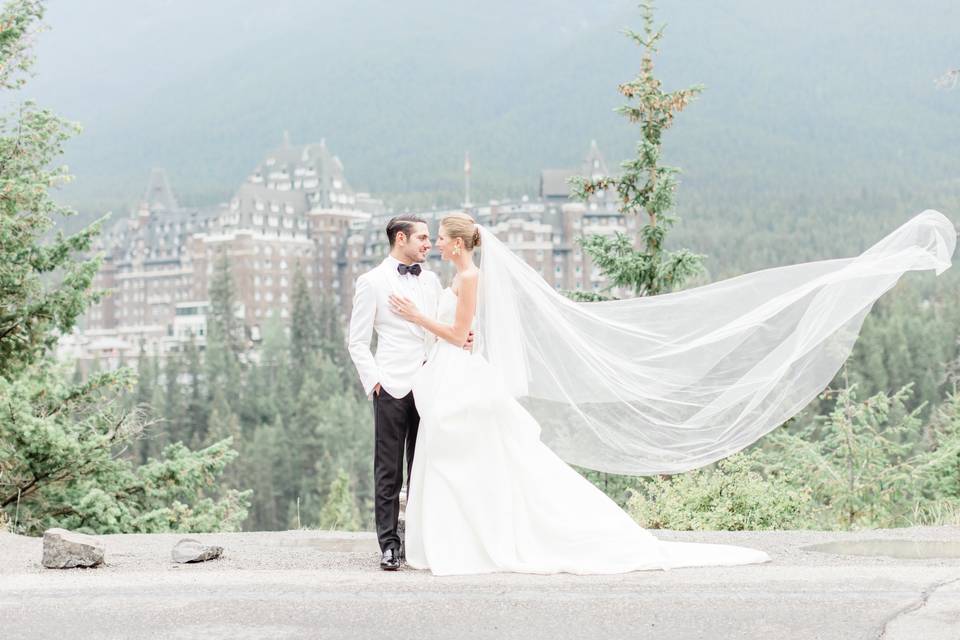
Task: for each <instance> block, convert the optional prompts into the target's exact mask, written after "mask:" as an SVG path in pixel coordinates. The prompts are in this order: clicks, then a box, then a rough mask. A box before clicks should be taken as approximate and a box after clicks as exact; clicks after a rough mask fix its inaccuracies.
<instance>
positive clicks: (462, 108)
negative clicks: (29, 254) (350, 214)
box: [18, 0, 960, 210]
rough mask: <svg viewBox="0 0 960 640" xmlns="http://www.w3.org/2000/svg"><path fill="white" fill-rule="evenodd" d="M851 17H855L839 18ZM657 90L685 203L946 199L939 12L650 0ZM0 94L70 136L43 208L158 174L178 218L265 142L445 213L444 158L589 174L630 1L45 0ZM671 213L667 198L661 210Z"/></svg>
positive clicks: (113, 201) (955, 110) (615, 156)
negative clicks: (699, 87) (28, 77)
mask: <svg viewBox="0 0 960 640" xmlns="http://www.w3.org/2000/svg"><path fill="white" fill-rule="evenodd" d="M854 5H857V6H854ZM657 15H658V20H659V21H662V22H665V23H667V30H666V35H665V39H664V41H663V45H662V51H661V55H660V58H659V59H658V74H659V76H660V77H662V78H663V80H664V84H665V86H666V87H667V88H668V89H669V88H680V87H683V86H687V85H689V84H693V83H703V84H704V85H705V86H706V89H705V91H704V93H703V95H702V96H701V97H700V98H699V99H698V100H697V101H696V102H694V103H693V104H692V105H691V106H690V107H689V108H688V110H687V111H685V112H684V113H683V114H681V116H680V117H679V118H678V120H677V125H676V127H675V129H674V130H672V131H671V132H670V133H669V135H668V137H667V139H666V152H667V157H668V160H670V161H671V162H675V163H676V164H678V165H680V166H682V167H683V169H684V184H683V186H682V188H681V191H682V193H687V192H688V193H689V194H690V197H691V199H692V201H695V200H696V199H697V198H706V199H709V200H710V201H711V202H723V203H729V205H730V206H735V205H736V204H737V203H742V202H743V201H744V200H750V201H752V202H759V201H762V199H763V198H766V197H786V198H790V197H793V196H795V195H796V194H811V193H813V194H824V193H833V192H836V193H842V194H861V193H868V194H869V193H902V192H905V191H909V192H910V193H918V194H926V193H943V192H949V193H950V194H957V193H960V158H958V155H957V148H958V143H960V126H958V119H960V90H958V91H946V90H943V89H938V88H936V87H935V86H934V79H935V78H936V77H938V76H940V75H942V74H943V73H944V72H946V71H947V70H948V69H950V68H955V67H958V66H960V51H958V49H957V47H956V37H955V33H954V30H953V25H956V24H957V23H958V22H960V3H956V2H954V1H953V0H916V1H915V2H912V3H902V2H894V1H892V0H876V1H874V2H871V3H869V4H867V3H837V2H832V1H828V0H809V1H808V2H804V3H792V4H791V3H771V2H762V1H760V0H720V1H718V2H709V1H706V0H700V1H693V2H691V1H689V0H685V1H683V2H681V1H679V0H673V1H671V2H661V3H660V5H659V7H658V14H657ZM47 22H48V24H49V26H50V29H49V31H47V32H45V33H43V34H41V35H40V36H39V38H38V47H37V53H38V56H39V64H38V67H37V77H36V79H35V80H34V81H32V82H31V83H29V84H28V85H27V87H26V88H25V89H24V90H22V91H21V92H20V94H21V95H20V96H18V97H19V98H33V99H36V100H38V101H39V102H40V103H41V104H43V105H45V106H50V107H52V108H54V109H55V110H56V111H57V112H58V113H60V114H62V115H64V116H66V117H69V118H71V119H74V120H78V121H80V122H81V123H82V124H83V125H84V128H85V131H84V133H83V134H82V135H81V136H79V137H78V138H77V139H75V140H74V141H72V142H71V143H70V145H69V148H68V157H67V162H68V164H69V165H70V167H71V170H72V171H73V173H75V175H76V176H77V180H76V182H75V183H74V184H73V185H72V186H71V187H69V189H68V190H66V191H65V192H64V193H63V194H62V197H63V198H64V199H67V200H68V201H70V202H71V203H73V204H75V205H76V206H78V207H80V208H81V209H89V210H100V209H102V208H104V207H114V208H119V207H121V206H123V204H124V203H128V202H129V201H130V200H132V199H134V198H136V197H137V196H138V195H139V193H140V191H141V190H142V188H143V185H144V183H145V180H146V177H147V175H148V174H149V171H150V169H151V168H152V167H154V166H162V167H165V168H166V169H167V170H168V172H169V174H170V176H171V180H172V183H173V186H174V188H175V189H176V190H177V192H178V195H179V197H180V198H181V200H182V201H184V202H186V203H193V204H204V203H210V202H216V201H219V200H223V199H224V198H226V197H227V196H228V195H229V194H230V193H232V192H233V191H234V189H235V188H236V186H237V185H238V184H239V183H240V181H241V180H242V179H243V178H244V176H245V175H246V174H247V172H248V171H249V170H250V169H251V168H252V167H253V166H255V165H256V164H257V163H258V161H259V160H260V159H261V157H262V156H263V155H264V154H265V153H266V152H267V151H268V150H269V149H270V148H272V147H275V146H276V145H277V144H278V143H279V141H280V140H281V137H282V135H283V132H284V131H288V132H289V134H290V137H291V139H292V140H293V142H294V143H304V142H316V141H319V140H320V139H325V140H326V142H327V145H328V146H329V147H330V148H331V149H332V150H333V151H334V152H335V153H337V154H338V155H339V156H340V158H341V159H342V160H343V163H344V165H345V167H346V172H347V175H348V177H349V179H350V181H351V183H352V184H354V185H355V186H357V187H358V188H361V189H365V190H369V191H371V192H373V193H374V194H375V195H379V196H381V197H384V198H385V199H387V201H388V202H392V203H394V204H396V205H400V206H403V205H408V204H415V205H425V204H429V203H431V202H438V203H441V204H443V203H445V204H451V203H455V202H458V201H459V198H460V197H461V189H462V186H461V185H462V173H461V171H462V162H463V153H464V151H466V150H469V152H470V157H471V161H472V165H473V176H472V185H473V186H472V188H473V190H474V194H475V195H479V196H480V197H481V198H491V197H500V196H503V195H521V194H524V193H529V194H534V193H535V192H536V189H537V179H538V176H539V171H540V169H542V168H545V167H565V166H576V165H577V164H578V162H579V160H580V158H581V157H582V155H583V154H584V153H585V152H586V150H587V148H588V145H589V142H590V140H591V139H596V140H597V142H598V143H599V145H600V148H601V149H602V150H603V151H604V152H605V154H606V156H607V158H608V160H611V161H616V160H619V159H621V158H624V157H627V156H629V155H630V154H631V153H632V148H633V145H634V144H635V140H636V134H635V132H634V131H633V130H632V129H631V128H630V127H629V126H628V125H627V124H626V123H625V122H624V121H623V119H622V118H621V117H620V116H617V115H616V114H614V113H613V111H612V110H613V108H614V107H616V106H617V105H618V104H620V102H621V99H620V96H619V95H618V94H617V92H616V85H617V83H618V82H621V81H624V80H627V79H629V78H630V77H632V75H633V74H634V73H635V70H636V69H637V68H638V66H639V60H640V51H639V49H638V48H637V47H636V46H635V45H633V44H632V43H631V42H630V41H629V40H628V39H627V38H626V37H624V36H622V35H621V34H620V33H619V31H620V30H621V29H622V28H624V27H628V26H629V27H633V28H636V29H639V28H640V26H641V20H640V12H639V10H638V9H637V8H636V7H635V6H634V5H633V3H630V2H621V1H611V0H606V1H595V2H592V3H583V2H578V1H574V0H554V1H551V2H547V1H545V0H531V1H527V2H522V3H517V2H508V1H506V0H488V1H487V2H484V3H449V2H441V1H438V0H411V1H409V2H405V3H395V2H386V1H384V0H354V1H352V2H348V3H335V2H329V1H327V2H316V1H307V0H284V1H282V2H276V3H264V2H259V1H258V2H254V1H252V0H229V1H228V0H205V1H204V2H202V3H198V2H189V1H187V0H141V1H140V2H137V3H129V2H121V1H120V0H91V1H89V2H84V3H71V2H66V1H65V0H63V1H59V2H57V1H52V2H51V3H50V5H49V11H48V16H47ZM681 197H683V196H681Z"/></svg>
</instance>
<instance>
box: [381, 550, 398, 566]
mask: <svg viewBox="0 0 960 640" xmlns="http://www.w3.org/2000/svg"><path fill="white" fill-rule="evenodd" d="M380 568H381V569H383V570H384V571H396V570H397V569H399V568H400V553H399V552H398V551H397V550H396V549H393V548H390V549H387V550H386V551H384V552H383V555H382V556H381V557H380Z"/></svg>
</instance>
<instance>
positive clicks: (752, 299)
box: [477, 210, 957, 475]
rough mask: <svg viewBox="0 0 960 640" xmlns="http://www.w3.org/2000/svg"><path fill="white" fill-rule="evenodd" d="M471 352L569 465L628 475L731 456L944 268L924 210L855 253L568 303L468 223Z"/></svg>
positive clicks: (948, 247)
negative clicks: (918, 278)
mask: <svg viewBox="0 0 960 640" xmlns="http://www.w3.org/2000/svg"><path fill="white" fill-rule="evenodd" d="M478 226H479V227H480V233H481V251H480V254H481V258H480V272H481V277H480V291H479V299H478V310H479V316H478V318H477V350H478V351H479V352H480V353H482V354H483V355H484V356H485V357H486V359H487V360H488V361H489V362H490V364H491V365H493V367H495V368H496V370H497V371H498V373H499V374H500V376H501V377H502V380H503V381H504V383H505V384H506V387H507V389H508V390H509V392H510V393H511V394H512V395H513V396H514V397H516V398H519V399H521V400H522V401H523V403H524V405H525V406H526V407H527V409H528V410H529V411H530V412H531V413H532V414H533V415H534V417H535V418H536V419H537V421H538V422H539V423H540V426H541V429H542V432H541V436H542V439H543V442H544V443H545V444H546V445H547V446H549V447H550V448H551V449H553V450H554V451H555V452H556V453H557V455H559V456H560V457H561V458H563V459H564V460H565V461H567V462H569V463H572V464H576V465H579V466H582V467H586V468H589V469H595V470H598V471H606V472H610V473H622V474H631V475H650V474H660V473H678V472H682V471H686V470H689V469H694V468H697V467H701V466H704V465H707V464H709V463H711V462H714V461H716V460H719V459H721V458H724V457H726V456H729V455H731V454H733V453H736V452H737V451H739V450H741V449H743V448H744V447H746V446H748V445H750V444H751V443H753V442H755V441H756V440H757V439H758V438H760V437H762V436H763V435H765V434H766V433H768V432H770V431H771V430H773V429H774V428H776V427H777V426H778V425H780V424H782V423H783V422H784V421H786V420H787V419H788V418H790V417H791V416H793V415H795V414H796V413H797V412H799V411H800V410H801V409H802V408H803V407H804V406H806V405H807V404H808V403H809V402H810V401H811V400H812V399H813V398H815V397H816V395H817V394H818V393H820V392H821V391H822V390H823V389H824V388H825V387H826V386H827V385H828V384H829V383H830V381H831V380H832V379H833V377H834V375H835V374H836V372H837V371H838V370H839V369H840V367H841V366H842V365H843V362H844V361H845V360H846V359H847V357H848V356H849V355H850V351H851V349H852V348H853V344H854V342H855V341H856V339H857V335H858V333H859V331H860V327H861V325H862V323H863V320H864V318H865V316H866V314H867V313H868V312H869V311H870V309H871V307H872V306H873V303H874V302H875V301H876V300H877V298H879V297H880V296H881V295H883V293H884V292H886V291H888V290H889V289H890V288H891V287H893V285H894V284H896V282H897V280H898V279H899V278H900V276H902V275H903V274H904V273H906V272H908V271H922V270H928V269H933V270H934V271H935V272H936V273H937V275H939V274H941V273H943V271H944V270H946V269H947V268H949V267H950V265H951V256H952V255H953V251H954V248H955V246H956V239H957V232H956V229H955V228H954V226H953V224H952V223H951V222H950V221H949V220H948V219H947V218H946V217H945V216H944V215H943V214H941V213H939V212H937V211H933V210H927V211H924V212H923V213H920V214H919V215H917V216H915V217H914V218H912V219H911V220H909V221H908V222H906V223H905V224H904V225H902V226H901V227H900V228H898V229H896V230H895V231H893V232H892V233H890V234H889V235H888V236H886V237H885V238H883V239H882V240H881V241H879V242H878V243H876V244H875V245H874V246H872V247H871V248H870V249H868V250H867V251H865V252H864V253H862V254H861V255H859V256H857V257H854V258H842V259H834V260H822V261H816V262H808V263H803V264H797V265H791V266H786V267H778V268H773V269H765V270H762V271H756V272H753V273H748V274H745V275H742V276H738V277H735V278H730V279H727V280H722V281H720V282H715V283H712V284H708V285H705V286H701V287H696V288H693V289H687V290H683V291H677V292H674V293H668V294H663V295H657V296H650V297H640V298H630V299H625V300H615V301H605V302H589V303H583V302H574V301H572V300H570V299H568V298H566V297H565V296H563V295H561V294H559V293H557V292H556V291H554V290H553V288H552V287H551V286H550V285H549V284H547V282H546V281H544V280H543V278H542V277H540V275H539V274H538V273H537V272H536V271H534V270H533V268H531V267H530V266H529V265H527V264H526V263H525V262H524V261H523V260H522V259H520V258H519V257H518V256H517V255H515V254H514V253H512V252H511V251H510V250H509V249H508V248H507V247H506V246H505V245H504V244H503V243H502V242H501V241H500V240H498V239H497V237H496V236H495V235H494V234H493V232H491V231H490V230H489V229H487V228H485V227H483V226H480V225H478Z"/></svg>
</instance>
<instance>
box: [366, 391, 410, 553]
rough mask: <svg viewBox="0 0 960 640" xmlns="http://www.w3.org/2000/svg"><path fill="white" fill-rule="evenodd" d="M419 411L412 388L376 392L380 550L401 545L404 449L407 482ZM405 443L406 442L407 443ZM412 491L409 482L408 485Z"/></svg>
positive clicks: (375, 457) (375, 455)
mask: <svg viewBox="0 0 960 640" xmlns="http://www.w3.org/2000/svg"><path fill="white" fill-rule="evenodd" d="M419 425H420V414H419V413H417V407H416V405H414V403H413V392H412V391H411V392H410V393H408V394H407V395H405V396H403V397H402V398H394V397H393V396H391V395H390V394H389V393H387V392H386V391H384V390H383V389H382V388H381V389H380V393H379V394H378V393H376V392H375V393H374V394H373V430H374V445H373V477H374V482H375V484H376V498H375V499H374V517H375V518H376V521H377V539H378V540H379V541H380V550H381V551H385V550H387V549H388V548H391V547H392V548H394V549H397V550H399V549H400V536H399V534H398V533H397V519H398V518H399V517H400V488H401V487H402V486H403V452H404V448H406V452H407V482H408V483H409V478H410V469H411V467H412V466H413V450H414V448H415V447H416V445H417V427H418V426H419ZM404 445H406V446H404ZM407 489H408V491H409V485H408V486H407Z"/></svg>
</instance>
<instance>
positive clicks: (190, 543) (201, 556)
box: [170, 538, 223, 563]
mask: <svg viewBox="0 0 960 640" xmlns="http://www.w3.org/2000/svg"><path fill="white" fill-rule="evenodd" d="M222 553H223V547H216V546H212V545H206V544H203V543H202V542H200V541H199V540H194V539H193V538H184V539H183V540H181V541H180V542H178V543H177V545H176V546H175V547H174V548H173V551H172V552H171V554H170V555H171V556H173V561H174V562H180V563H186V562H206V561H207V560H214V559H216V558H219V557H220V554H222Z"/></svg>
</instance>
